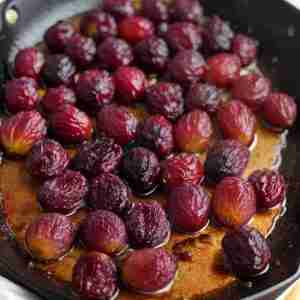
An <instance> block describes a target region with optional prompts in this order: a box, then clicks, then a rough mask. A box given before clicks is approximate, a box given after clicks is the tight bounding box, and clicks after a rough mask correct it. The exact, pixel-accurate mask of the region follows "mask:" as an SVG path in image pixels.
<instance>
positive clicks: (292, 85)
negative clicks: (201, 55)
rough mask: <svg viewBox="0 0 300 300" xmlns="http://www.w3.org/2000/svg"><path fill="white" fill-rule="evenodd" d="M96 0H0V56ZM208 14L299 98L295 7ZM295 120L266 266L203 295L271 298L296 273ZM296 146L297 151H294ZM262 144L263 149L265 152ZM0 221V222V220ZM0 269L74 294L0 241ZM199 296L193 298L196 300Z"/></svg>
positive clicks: (299, 243)
mask: <svg viewBox="0 0 300 300" xmlns="http://www.w3.org/2000/svg"><path fill="white" fill-rule="evenodd" d="M99 2H100V1H99V0H73V1H71V0H7V1H5V2H4V3H2V4H0V13H1V18H0V61H2V62H8V61H9V60H11V58H12V57H13V55H14V53H15V52H16V50H17V49H18V48H20V47H21V48H22V47H26V46H30V45H32V44H34V43H36V42H38V41H40V40H41V38H42V33H43V32H44V31H45V29H46V28H47V27H49V26H50V25H51V24H52V23H54V22H55V21H57V20H59V19H63V18H67V17H70V16H72V15H75V14H78V13H80V12H83V11H84V10H88V9H90V8H92V7H95V6H97V4H99ZM202 2H203V4H204V6H205V7H206V10H207V12H208V13H209V14H212V13H216V14H218V15H222V16H224V17H225V18H226V19H228V20H230V21H231V22H232V24H233V26H235V28H236V29H238V30H240V31H244V32H248V31H251V33H252V34H253V35H254V36H255V37H256V38H257V39H258V40H259V41H260V43H261V47H260V49H261V53H260V64H261V65H262V66H263V67H264V68H265V70H266V72H267V73H268V74H269V76H270V77H271V78H272V80H273V81H274V82H275V83H276V88H278V89H281V90H283V91H287V92H288V93H289V94H291V95H293V96H295V97H296V98H297V99H300V76H299V72H300V12H299V11H298V10H297V9H295V8H294V7H292V6H291V5H289V4H287V3H286V2H284V1H283V0H260V1H258V0H251V1H250V0H226V1H222V0H203V1H202ZM0 3H1V1H0ZM9 9H13V10H15V11H16V13H17V15H18V21H17V23H16V24H15V25H12V24H9V23H8V22H7V14H8V10H9ZM299 136H300V124H297V125H296V127H295V128H294V129H293V130H291V132H290V134H289V138H288V147H287V149H286V150H285V151H284V153H283V157H284V159H283V163H282V171H283V173H284V174H285V176H286V177H287V179H288V184H289V187H290V188H289V193H288V211H287V213H286V215H285V216H284V218H282V219H281V220H280V222H279V224H278V225H277V227H276V229H275V231H274V232H273V234H272V236H271V239H270V244H271V246H272V249H273V262H272V267H271V271H270V272H269V273H268V274H267V275H265V276H263V277H261V278H259V279H257V280H255V281H253V282H252V283H251V284H249V283H247V284H246V283H238V284H236V285H235V286H233V287H230V288H228V289H225V290H223V291H220V292H218V293H217V294H216V295H210V296H209V297H204V298H203V299H218V300H227V299H228V300H235V299H243V300H254V299H255V300H256V299H260V300H262V299H264V300H274V299H276V297H277V296H278V295H280V294H281V293H282V291H283V290H285V289H286V288H287V287H288V286H289V285H291V283H293V282H294V281H295V280H296V279H298V278H300V269H299V265H300V203H298V202H299V201H300V200H299V199H298V198H297V194H298V192H300V139H299ZM297 149H298V151H297ZM267 150H268V149H266V151H267ZM0 226H1V224H0ZM0 274H2V275H3V276H6V277H7V278H9V279H11V280H12V281H14V282H16V283H18V284H21V285H22V286H24V287H26V288H28V289H30V290H32V291H33V292H35V293H37V294H39V295H40V296H41V297H43V298H45V299H51V300H59V299H76V297H75V296H74V295H73V294H72V292H71V289H70V287H69V286H67V285H65V284H62V283H60V282H57V281H55V280H53V279H51V278H48V277H47V276H45V274H44V273H41V272H39V271H37V270H33V269H30V268H29V267H28V263H27V262H26V260H25V259H24V258H23V257H22V256H21V255H20V253H19V252H18V251H17V250H16V249H15V247H13V246H12V243H8V242H7V241H2V240H0ZM198 299H199V298H197V300H198Z"/></svg>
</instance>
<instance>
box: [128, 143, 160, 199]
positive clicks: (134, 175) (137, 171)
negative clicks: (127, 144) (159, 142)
mask: <svg viewBox="0 0 300 300" xmlns="http://www.w3.org/2000/svg"><path fill="white" fill-rule="evenodd" d="M122 174H123V175H124V177H125V178H126V180H127V181H128V183H129V185H130V186H131V188H132V190H133V191H134V192H135V193H137V194H141V195H144V194H148V193H150V192H153V191H154V189H156V188H157V186H158V184H159V179H160V177H159V175H160V164H159V160H158V158H157V156H156V155H155V154H154V152H152V151H150V150H148V149H147V148H143V147H136V148H133V149H131V150H130V151H129V152H128V153H127V154H126V155H125V157H124V159H123V164H122Z"/></svg>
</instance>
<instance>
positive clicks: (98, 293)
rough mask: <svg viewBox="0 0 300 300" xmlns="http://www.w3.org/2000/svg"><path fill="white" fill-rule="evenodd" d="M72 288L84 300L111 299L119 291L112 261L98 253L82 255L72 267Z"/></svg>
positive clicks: (115, 268) (115, 269)
mask: <svg viewBox="0 0 300 300" xmlns="http://www.w3.org/2000/svg"><path fill="white" fill-rule="evenodd" d="M72 286H73V288H74V290H75V291H76V292H77V293H78V294H79V295H80V296H82V297H83V298H84V299H88V300H95V299H101V300H108V299H112V298H113V297H114V296H115V295H117V294H118V291H119V289H118V276H117V267H116V265H115V263H114V261H113V260H112V259H111V258H110V257H109V256H107V255H106V254H104V253H100V252H89V253H87V254H84V255H82V256H81V257H80V258H79V260H78V261H77V263H76V264H75V266H74V271H73V277H72Z"/></svg>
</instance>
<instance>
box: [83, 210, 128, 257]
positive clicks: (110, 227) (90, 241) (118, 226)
mask: <svg viewBox="0 0 300 300" xmlns="http://www.w3.org/2000/svg"><path fill="white" fill-rule="evenodd" d="M80 239H81V241H82V242H83V243H84V245H85V246H86V247H87V248H88V250H91V251H98V252H103V253H106V254H108V255H117V254H119V253H121V252H123V251H124V250H125V249H126V248H127V247H128V239H127V233H126V228H125V225H124V223H123V221H122V220H121V219H120V218H119V217H118V216H117V215H115V214H114V213H112V212H109V211H106V210H97V211H95V212H92V213H90V214H89V215H88V216H87V218H86V219H85V221H84V222H83V224H82V225H81V229H80Z"/></svg>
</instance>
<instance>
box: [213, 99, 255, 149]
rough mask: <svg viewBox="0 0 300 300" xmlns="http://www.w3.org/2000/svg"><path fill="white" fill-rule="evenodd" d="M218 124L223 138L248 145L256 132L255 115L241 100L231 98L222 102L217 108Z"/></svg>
mask: <svg viewBox="0 0 300 300" xmlns="http://www.w3.org/2000/svg"><path fill="white" fill-rule="evenodd" d="M218 124H219V126H220V127H221V130H222V133H223V135H224V137H225V138H228V139H233V140H237V141H239V142H241V143H242V144H244V145H246V146H249V145H251V143H252V142H253V140H254V137H255V132H256V124H257V122H256V117H255V115H254V113H253V112H252V111H251V110H250V108H248V107H247V106H246V105H245V104H244V103H243V102H241V101H238V100H233V101H230V102H226V103H224V104H223V105H222V106H221V107H220V108H219V110H218Z"/></svg>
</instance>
